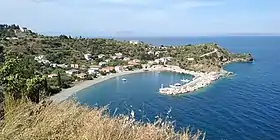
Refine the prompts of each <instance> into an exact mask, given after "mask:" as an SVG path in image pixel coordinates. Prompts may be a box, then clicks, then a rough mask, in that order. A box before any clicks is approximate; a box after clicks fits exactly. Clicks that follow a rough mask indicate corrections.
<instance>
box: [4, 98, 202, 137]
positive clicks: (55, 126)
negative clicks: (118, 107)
mask: <svg viewBox="0 0 280 140" xmlns="http://www.w3.org/2000/svg"><path fill="white" fill-rule="evenodd" d="M0 130H1V132H0V139H3V140H4V139H5V140H37V139H46V140H47V139H53V140H84V139H88V140H179V139H180V140H198V139H203V137H204V136H205V135H204V134H203V133H201V132H197V133H196V134H190V132H189V131H188V130H184V131H182V132H176V131H175V130H174V126H173V125H172V124H171V123H170V122H165V121H162V120H158V121H157V122H155V123H142V122H137V121H135V119H134V118H133V116H132V115H130V116H115V117H109V115H108V114H107V113H106V110H105V109H98V108H95V109H89V108H87V107H84V106H79V105H77V104H75V103H73V102H64V103H62V104H59V105H57V104H50V103H49V102H41V103H40V104H37V105H36V104H32V103H22V104H18V105H17V107H16V108H14V109H13V110H11V112H9V114H7V115H6V116H5V120H4V121H3V120H2V121H1V123H0Z"/></svg>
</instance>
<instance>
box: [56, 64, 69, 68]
mask: <svg viewBox="0 0 280 140" xmlns="http://www.w3.org/2000/svg"><path fill="white" fill-rule="evenodd" d="M57 67H60V68H67V67H68V65H66V64H57Z"/></svg>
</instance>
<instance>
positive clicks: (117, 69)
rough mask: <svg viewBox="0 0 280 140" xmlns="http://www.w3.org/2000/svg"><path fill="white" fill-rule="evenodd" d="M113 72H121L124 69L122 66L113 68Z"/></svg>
mask: <svg viewBox="0 0 280 140" xmlns="http://www.w3.org/2000/svg"><path fill="white" fill-rule="evenodd" d="M115 71H116V72H123V71H124V68H123V67H122V66H115Z"/></svg>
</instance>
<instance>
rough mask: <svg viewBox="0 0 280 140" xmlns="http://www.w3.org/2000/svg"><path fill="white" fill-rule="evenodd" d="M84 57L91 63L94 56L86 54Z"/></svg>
mask: <svg viewBox="0 0 280 140" xmlns="http://www.w3.org/2000/svg"><path fill="white" fill-rule="evenodd" d="M84 57H85V59H86V60H88V61H90V60H92V55H91V54H89V53H88V54H84Z"/></svg>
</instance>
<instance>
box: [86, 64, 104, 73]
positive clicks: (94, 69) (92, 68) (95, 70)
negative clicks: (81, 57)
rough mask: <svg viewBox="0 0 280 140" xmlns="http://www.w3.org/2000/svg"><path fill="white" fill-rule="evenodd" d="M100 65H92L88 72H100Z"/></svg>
mask: <svg viewBox="0 0 280 140" xmlns="http://www.w3.org/2000/svg"><path fill="white" fill-rule="evenodd" d="M100 68H101V67H100V66H99V65H94V66H91V67H90V68H89V69H88V74H94V73H98V72H99V70H100Z"/></svg>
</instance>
